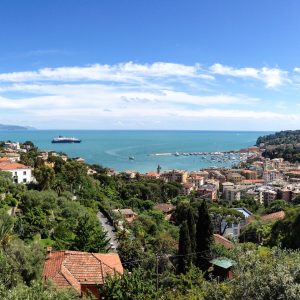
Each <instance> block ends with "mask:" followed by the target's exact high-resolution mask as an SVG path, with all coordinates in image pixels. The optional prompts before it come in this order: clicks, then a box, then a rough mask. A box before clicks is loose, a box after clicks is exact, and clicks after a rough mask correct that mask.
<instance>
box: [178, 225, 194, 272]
mask: <svg viewBox="0 0 300 300" xmlns="http://www.w3.org/2000/svg"><path fill="white" fill-rule="evenodd" d="M190 253H191V240H190V235H189V228H188V225H187V222H186V221H184V222H183V223H182V224H181V226H180V232H179V249H178V255H180V256H179V259H178V272H179V273H186V272H187V271H188V268H189V266H190V265H191V255H190Z"/></svg>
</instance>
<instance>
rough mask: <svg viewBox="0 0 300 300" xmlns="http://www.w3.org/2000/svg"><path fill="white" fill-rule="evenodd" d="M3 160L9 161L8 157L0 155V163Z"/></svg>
mask: <svg viewBox="0 0 300 300" xmlns="http://www.w3.org/2000/svg"><path fill="white" fill-rule="evenodd" d="M3 162H10V158H8V157H6V156H4V157H0V163H3Z"/></svg>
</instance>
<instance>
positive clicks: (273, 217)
mask: <svg viewBox="0 0 300 300" xmlns="http://www.w3.org/2000/svg"><path fill="white" fill-rule="evenodd" d="M284 217H285V212H284V211H283V210H281V211H277V212H275V213H271V214H267V215H264V216H261V220H262V221H263V222H275V221H278V220H282V219H283V218H284Z"/></svg>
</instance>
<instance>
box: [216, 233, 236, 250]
mask: <svg viewBox="0 0 300 300" xmlns="http://www.w3.org/2000/svg"><path fill="white" fill-rule="evenodd" d="M214 241H215V244H217V245H222V246H223V247H225V248H226V249H227V250H229V249H233V247H234V244H233V242H231V241H229V240H228V239H226V238H225V237H224V236H222V235H220V234H216V233H214Z"/></svg>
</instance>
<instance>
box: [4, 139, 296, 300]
mask: <svg viewBox="0 0 300 300" xmlns="http://www.w3.org/2000/svg"><path fill="white" fill-rule="evenodd" d="M24 144H25V145H26V147H27V148H28V149H29V150H28V151H27V152H26V153H25V152H24V153H23V154H22V156H21V159H22V162H23V163H26V164H30V165H32V166H34V167H35V169H34V176H35V178H36V179H37V182H36V183H32V184H30V185H28V186H25V185H21V184H14V183H12V180H11V178H10V176H9V174H8V173H5V172H0V268H1V270H2V272H1V274H0V297H2V298H3V299H47V300H48V299H78V295H77V294H74V293H73V292H72V291H63V290H57V289H56V288H55V286H53V285H51V284H49V285H48V284H47V285H45V284H44V283H43V282H42V281H41V270H42V266H43V262H44V257H45V247H46V246H52V247H53V248H54V249H70V250H80V251H89V252H106V251H109V247H110V246H109V240H108V237H107V236H106V234H105V233H104V231H103V228H102V227H101V225H100V223H99V220H98V218H97V212H98V211H99V210H101V211H102V212H103V213H104V214H105V215H106V216H108V218H109V219H110V220H111V221H114V225H115V227H116V230H117V231H116V235H117V238H118V242H119V248H118V253H119V255H120V258H121V260H122V263H123V266H124V268H125V275H124V276H122V277H114V278H109V279H108V280H107V282H106V284H105V285H104V286H102V287H101V293H102V294H103V296H104V297H105V299H167V300H169V299H170V300H171V299H297V296H296V295H297V293H298V292H299V286H298V285H299V275H298V274H300V273H299V271H300V269H299V267H298V266H299V265H300V264H299V263H300V254H299V253H298V252H297V251H298V249H300V239H299V236H298V233H299V230H300V225H299V224H300V210H299V206H298V203H299V199H296V200H295V201H294V202H293V203H287V202H285V201H283V200H277V201H273V202H272V203H270V204H268V205H266V206H263V205H260V204H259V203H257V202H256V201H254V200H253V199H248V198H246V197H244V196H242V200H241V201H238V202H233V203H228V202H222V201H220V202H218V203H213V202H210V201H203V200H202V199H200V198H198V197H197V196H196V195H195V194H191V195H190V196H182V195H181V194H180V192H181V186H180V185H179V184H177V183H165V182H164V181H162V180H156V179H146V178H143V177H142V176H140V175H138V176H137V177H136V178H130V176H128V175H127V174H125V173H124V174H120V175H119V176H108V174H107V171H108V170H107V169H105V168H103V167H101V166H98V165H87V164H84V163H80V162H77V161H74V160H71V159H67V160H64V159H63V157H62V156H60V155H52V156H50V157H49V158H48V160H47V161H43V160H41V159H39V158H38V155H39V150H38V149H37V148H36V147H35V146H34V145H33V144H32V143H30V142H26V143H24ZM27 148H26V149H27ZM89 169H92V170H94V171H95V172H92V173H88V170H89ZM89 174H93V175H89ZM166 202H167V203H172V204H175V205H176V210H175V212H174V213H173V215H172V218H171V220H170V221H168V220H166V217H165V215H164V214H163V213H162V212H160V211H158V210H156V209H154V206H155V204H157V203H166ZM234 207H245V208H248V209H249V210H250V211H252V212H254V213H255V214H256V216H255V217H254V220H253V222H251V223H250V224H249V225H247V226H245V229H244V231H243V233H242V235H241V237H240V244H238V243H237V245H236V248H235V249H234V250H231V251H228V250H226V249H225V248H224V247H222V246H218V245H215V244H214V241H213V233H214V230H217V231H218V232H219V233H220V234H223V233H224V232H225V230H226V225H225V226H223V225H222V224H224V223H227V224H234V223H238V222H240V221H242V220H243V218H244V216H243V214H241V213H240V212H238V211H236V210H235V209H233V208H234ZM12 208H13V209H14V211H15V214H13V217H11V216H10V215H9V214H8V213H7V212H10V211H11V209H12ZM116 208H131V209H132V210H133V211H134V212H135V213H136V214H137V215H138V217H137V218H136V219H135V220H133V221H132V222H130V223H129V222H126V221H125V220H124V219H123V218H122V217H120V216H117V215H115V214H114V213H113V210H114V209H116ZM280 210H284V211H286V217H285V218H284V219H283V220H280V221H277V222H268V223H266V222H262V221H261V219H260V215H261V214H264V213H272V212H277V211H280ZM257 245H259V246H260V247H258V246H257ZM282 249H285V250H282ZM219 256H224V257H227V258H231V259H233V260H234V261H235V265H234V274H235V275H234V279H233V280H230V281H229V280H224V281H219V280H217V279H216V278H214V276H213V272H212V268H211V264H210V262H209V261H210V260H211V259H212V258H216V257H219ZM129 272H130V273H129ZM284 278H286V279H285V280H283V279H284Z"/></svg>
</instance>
